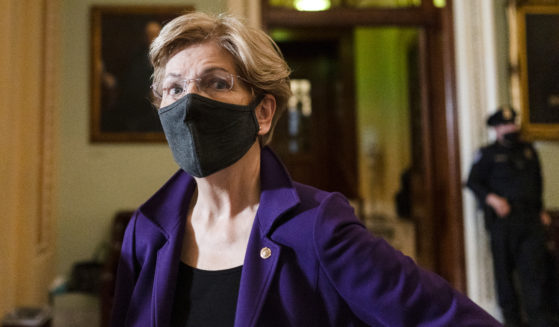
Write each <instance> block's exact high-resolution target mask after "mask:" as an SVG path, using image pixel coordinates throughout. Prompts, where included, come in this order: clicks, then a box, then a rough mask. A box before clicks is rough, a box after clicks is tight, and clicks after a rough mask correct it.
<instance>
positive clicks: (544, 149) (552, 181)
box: [535, 141, 559, 210]
mask: <svg viewBox="0 0 559 327" xmlns="http://www.w3.org/2000/svg"><path fill="white" fill-rule="evenodd" d="M535 146H536V149H537V150H538V151H539V154H540V160H541V164H542V175H543V178H544V197H543V198H544V204H545V206H546V208H547V209H548V210H549V209H554V210H559V169H557V164H558V163H559V142H557V141H555V142H551V141H538V142H536V143H535Z"/></svg>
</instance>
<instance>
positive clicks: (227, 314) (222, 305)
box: [171, 262, 243, 327]
mask: <svg viewBox="0 0 559 327" xmlns="http://www.w3.org/2000/svg"><path fill="white" fill-rule="evenodd" d="M242 268H243V266H239V267H235V268H231V269H225V270H216V271H212V270H201V269H197V268H193V267H190V266H187V265H186V264H184V263H183V262H181V263H180V265H179V274H178V279H177V289H176V293H175V300H174V304H173V313H172V314H171V326H173V327H191V326H196V327H199V326H204V327H212V326H219V327H223V326H233V325H234V323H235V310H236V308H237V296H238V295H239V284H240V283H241V271H242Z"/></svg>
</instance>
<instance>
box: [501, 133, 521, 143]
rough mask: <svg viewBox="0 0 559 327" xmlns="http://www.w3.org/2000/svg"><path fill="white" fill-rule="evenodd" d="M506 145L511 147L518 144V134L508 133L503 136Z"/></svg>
mask: <svg viewBox="0 0 559 327" xmlns="http://www.w3.org/2000/svg"><path fill="white" fill-rule="evenodd" d="M503 140H504V141H505V143H506V145H508V146H513V145H517V144H519V143H520V132H510V133H506V134H504V135H503Z"/></svg>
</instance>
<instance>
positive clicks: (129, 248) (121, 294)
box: [110, 213, 139, 327]
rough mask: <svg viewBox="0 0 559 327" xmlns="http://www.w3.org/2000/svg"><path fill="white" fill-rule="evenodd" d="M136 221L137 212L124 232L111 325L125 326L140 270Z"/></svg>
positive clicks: (115, 326) (113, 326)
mask: <svg viewBox="0 0 559 327" xmlns="http://www.w3.org/2000/svg"><path fill="white" fill-rule="evenodd" d="M136 221H137V213H135V214H134V215H133V216H132V218H131V219H130V222H129V223H128V226H127V227H126V231H125V232H124V239H123V242H122V248H121V254H120V259H119V263H118V270H117V276H116V287H115V294H114V302H113V309H112V314H111V321H110V326H112V327H122V326H125V322H126V316H127V312H128V307H129V304H130V301H131V297H132V293H133V291H134V287H135V285H136V280H137V276H138V271H139V268H138V267H139V265H138V261H137V259H136V256H135V241H136V240H135V229H136Z"/></svg>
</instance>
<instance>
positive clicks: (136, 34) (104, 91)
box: [90, 6, 194, 142]
mask: <svg viewBox="0 0 559 327" xmlns="http://www.w3.org/2000/svg"><path fill="white" fill-rule="evenodd" d="M193 10H194V8H193V7H192V6H92V7H91V9H90V19H91V59H90V62H91V67H90V73H91V76H90V83H91V87H90V90H91V94H90V97H91V99H90V103H91V105H90V107H91V108H90V141H91V142H163V141H165V136H164V134H163V129H162V128H161V124H160V123H159V118H158V116H157V110H156V109H155V108H154V107H153V106H152V105H151V101H150V96H151V92H150V84H151V74H152V72H153V70H152V67H151V64H150V62H149V59H148V55H147V53H148V49H149V43H150V42H151V40H152V39H153V38H154V37H155V36H156V35H157V34H158V33H159V30H160V29H161V27H162V26H163V25H164V24H166V23H167V22H168V21H170V20H171V19H173V18H175V17H177V16H179V15H181V14H183V13H185V12H187V11H193Z"/></svg>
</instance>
